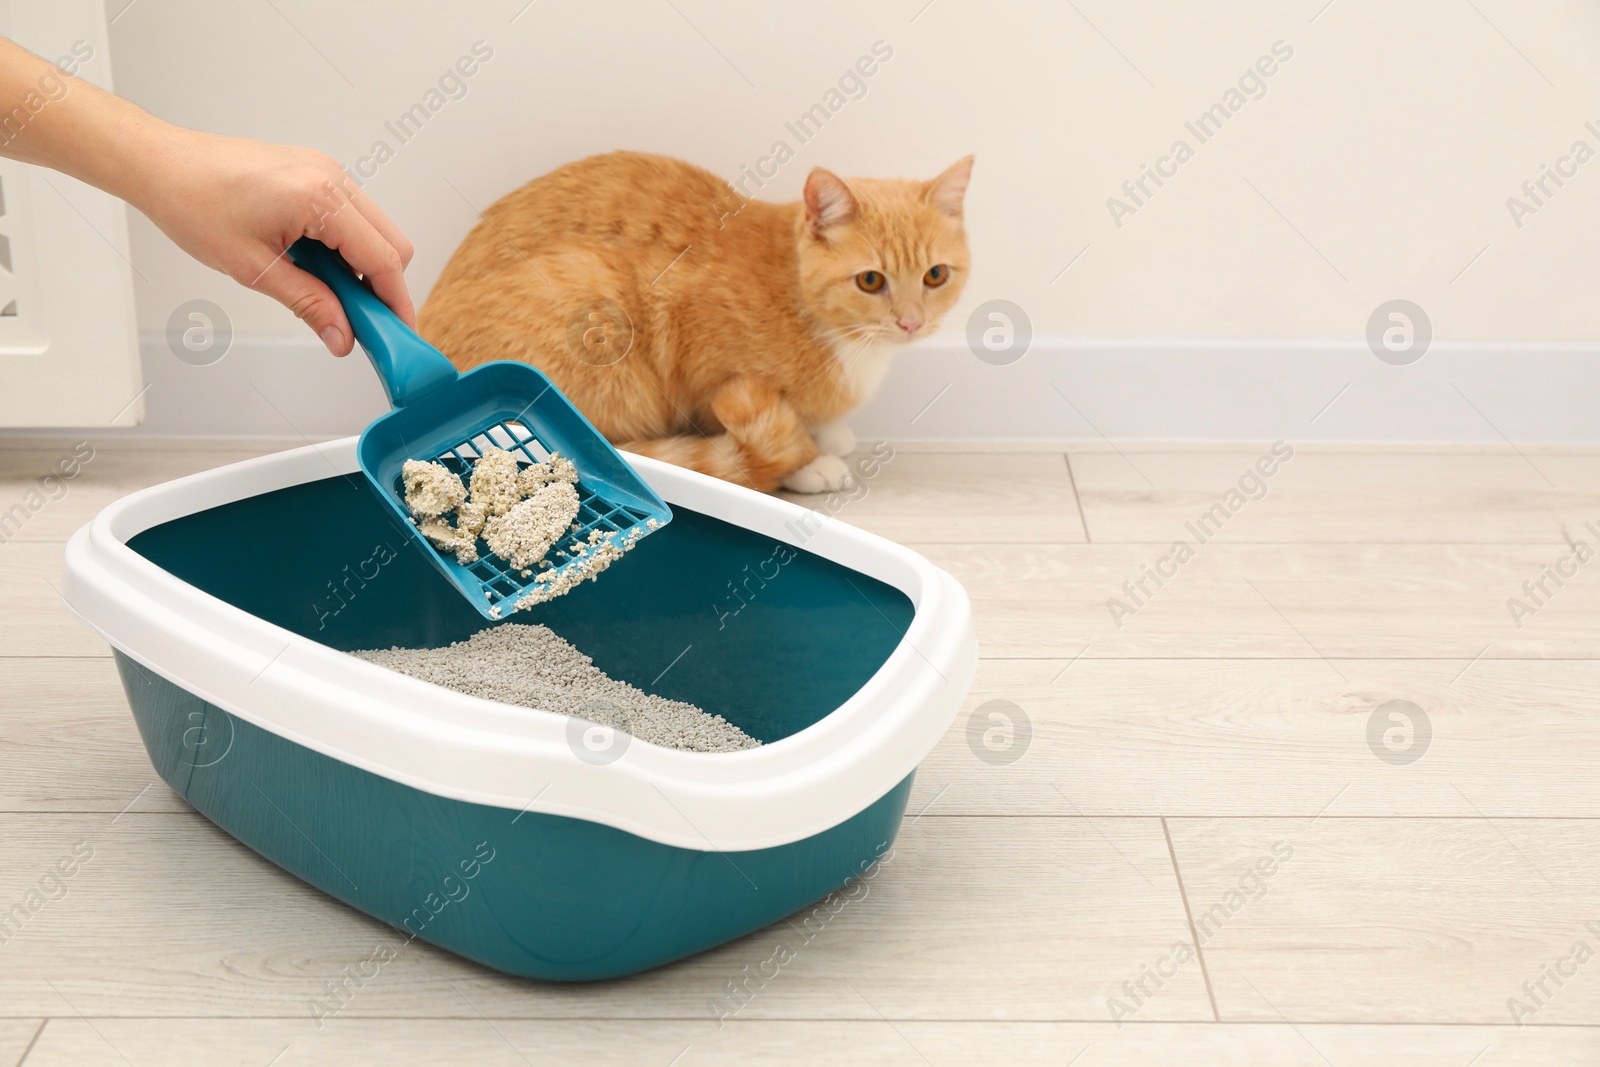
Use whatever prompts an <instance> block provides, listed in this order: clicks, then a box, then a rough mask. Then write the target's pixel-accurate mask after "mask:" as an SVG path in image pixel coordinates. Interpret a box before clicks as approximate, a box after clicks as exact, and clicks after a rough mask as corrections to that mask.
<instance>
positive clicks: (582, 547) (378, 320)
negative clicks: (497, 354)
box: [289, 237, 672, 619]
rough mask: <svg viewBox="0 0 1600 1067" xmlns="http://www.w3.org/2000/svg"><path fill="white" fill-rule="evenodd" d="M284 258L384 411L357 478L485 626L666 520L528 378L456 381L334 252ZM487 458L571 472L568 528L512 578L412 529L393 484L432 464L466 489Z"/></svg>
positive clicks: (367, 434) (655, 502) (577, 422)
mask: <svg viewBox="0 0 1600 1067" xmlns="http://www.w3.org/2000/svg"><path fill="white" fill-rule="evenodd" d="M289 258H290V259H291V260H292V261H293V262H294V263H295V265H296V266H298V267H300V269H302V270H304V271H306V272H308V273H309V274H312V275H314V276H315V277H317V278H319V279H321V280H322V281H323V282H325V283H327V285H328V287H329V288H330V289H332V290H333V292H334V295H335V296H337V297H338V298H339V302H340V303H341V304H343V305H344V312H345V315H346V316H348V317H349V319H350V325H351V327H352V328H354V330H355V335H356V340H357V341H358V342H360V344H361V347H362V349H364V350H365V351H366V353H367V358H368V359H369V360H370V361H371V362H372V367H373V369H374V370H376V371H377V372H378V377H379V378H380V379H381V380H382V381H383V387H384V389H385V391H386V392H387V393H388V394H389V403H390V405H391V406H392V407H393V409H394V410H392V411H390V412H389V413H388V414H387V415H383V416H381V417H379V418H378V419H376V420H375V421H374V422H373V423H372V424H371V425H370V426H368V427H367V428H366V430H365V431H364V432H363V433H362V434H361V441H360V443H359V445H358V446H357V454H358V455H359V457H360V460H361V470H362V472H363V473H364V474H366V476H367V481H368V482H369V483H371V485H372V488H373V490H374V491H375V492H376V493H377V494H378V495H379V496H380V497H382V498H383V500H384V501H386V502H387V503H388V505H389V506H390V507H391V508H392V509H393V510H394V512H395V514H396V515H397V516H399V517H400V519H401V520H402V521H403V522H405V523H406V524H407V528H408V529H410V530H411V532H412V534H413V536H414V537H415V539H416V541H417V542H418V544H419V545H420V546H421V547H422V549H423V550H424V551H425V552H426V553H427V555H428V558H429V559H430V560H432V561H433V565H434V566H435V567H437V568H439V571H440V573H442V574H443V575H444V576H445V577H446V578H449V579H450V580H451V581H452V582H454V583H455V585H456V588H458V589H460V590H461V593H462V595H463V596H465V597H466V598H467V599H468V600H470V601H471V602H472V603H473V605H474V606H475V607H476V608H477V609H478V610H479V611H480V612H482V613H483V615H484V616H485V617H486V618H491V619H498V618H501V617H503V616H505V615H507V614H510V612H512V611H516V610H517V609H519V608H523V607H530V606H532V605H533V604H537V603H542V602H543V601H545V600H549V599H552V598H553V597H555V596H559V595H561V593H562V592H565V591H566V590H567V589H568V588H570V586H571V584H572V581H571V580H572V579H573V578H574V577H578V576H580V575H581V576H583V577H589V576H592V575H593V574H595V573H598V571H599V570H601V569H603V568H604V566H605V565H606V564H607V563H608V562H609V561H610V559H611V558H613V557H614V556H615V555H617V554H620V553H621V552H624V551H626V550H628V549H629V548H632V547H633V545H634V544H635V543H636V542H637V541H638V540H639V538H641V537H643V536H645V535H646V534H649V533H651V532H652V531H654V530H658V529H660V528H661V527H662V526H665V525H666V524H667V523H668V522H670V521H672V511H671V509H670V508H668V507H667V505H666V503H665V502H663V501H662V499H661V497H659V496H657V495H656V493H655V491H654V490H653V489H651V488H650V487H649V486H648V485H646V484H645V482H644V479H642V478H640V477H639V475H638V474H636V473H635V472H634V470H633V468H632V467H630V466H628V464H627V463H626V462H625V461H624V460H623V458H622V456H621V455H619V454H618V453H617V450H616V449H615V448H612V447H611V444H610V442H608V441H607V440H606V439H605V438H604V437H602V436H601V435H600V432H599V431H598V430H596V429H595V428H594V426H593V424H591V423H590V422H589V420H588V419H586V418H584V416H583V414H582V412H580V411H579V410H578V409H577V408H576V407H574V406H573V404H572V401H570V400H568V399H567V398H566V397H565V396H564V395H563V394H562V393H561V391H560V390H559V389H557V388H556V387H555V386H554V385H552V384H551V382H550V379H548V378H546V377H545V376H544V375H543V374H542V373H540V372H539V371H538V370H537V369H535V368H534V367H531V366H529V365H528V364H526V363H516V362H512V361H505V360H502V361H498V362H494V363H485V364H483V365H482V366H479V367H475V368H473V369H472V370H470V371H468V372H467V373H465V374H458V373H457V372H456V369H455V367H454V366H453V365H452V364H451V362H450V360H449V359H447V358H446V357H445V355H444V354H443V353H442V352H440V351H439V350H438V349H437V348H434V347H433V346H432V345H430V344H429V343H428V342H427V341H424V340H423V339H422V338H421V337H420V336H418V335H417V333H416V331H415V330H412V329H411V328H410V327H408V326H407V325H406V324H405V323H403V322H401V321H400V317H399V316H398V315H396V314H395V313H394V312H393V311H391V310H389V307H388V305H386V304H385V303H384V302H383V301H382V300H380V299H378V297H377V296H375V295H373V293H372V291H371V290H370V289H369V288H367V286H366V284H365V283H364V282H363V281H361V280H360V279H359V278H357V277H356V275H355V272H354V271H352V270H351V269H350V267H349V266H348V265H347V264H346V263H345V261H344V260H343V259H342V258H341V257H340V256H339V254H338V253H337V252H335V251H333V250H332V249H330V248H328V247H327V246H326V245H324V244H322V243H321V242H319V241H314V240H312V239H311V238H309V237H302V238H301V239H300V240H298V241H296V242H295V243H294V244H293V245H291V246H290V247H289ZM490 448H500V449H504V450H505V451H507V452H509V453H511V455H512V456H513V457H515V459H516V460H517V464H518V468H519V469H521V468H522V467H524V466H526V465H531V464H534V463H543V462H545V461H546V460H548V459H549V458H550V457H551V455H553V454H559V455H561V456H564V457H566V458H567V459H569V460H571V461H572V463H573V465H574V466H575V467H576V468H577V471H578V482H577V486H576V488H577V491H578V514H577V517H576V518H575V519H574V520H573V524H574V525H575V526H576V529H575V530H569V531H568V532H567V533H566V534H564V535H563V536H562V537H561V538H560V540H558V541H557V542H556V543H555V544H554V545H552V546H551V549H550V551H549V553H548V554H547V555H546V557H545V559H546V560H547V561H548V562H549V564H550V566H548V567H545V568H543V569H532V570H531V572H530V571H529V569H527V568H524V569H522V570H519V569H518V568H516V567H513V566H512V565H511V564H510V563H509V562H507V561H506V560H504V559H501V558H500V557H499V556H496V555H495V554H494V553H492V552H488V551H485V552H482V553H481V554H480V555H479V557H478V559H477V561H476V562H473V563H468V564H463V563H460V562H458V561H457V560H456V559H455V557H454V556H453V555H451V554H447V553H446V552H445V551H443V550H441V549H440V548H438V547H437V546H435V545H434V544H433V542H432V541H430V540H428V538H427V537H425V536H423V535H422V533H421V532H420V531H419V530H418V529H417V528H416V525H415V523H414V521H413V519H412V516H411V510H410V508H409V507H407V505H406V502H405V486H404V483H403V481H402V479H401V468H402V467H403V466H404V465H405V462H406V460H408V459H415V460H431V461H433V462H435V463H440V464H443V465H444V466H445V467H447V468H449V469H450V470H452V471H454V472H455V473H456V474H458V475H459V476H460V477H461V479H462V481H463V482H466V481H467V480H469V478H470V477H471V474H472V469H473V466H474V464H475V463H476V462H477V460H478V458H479V457H480V456H482V455H483V454H484V452H485V451H487V450H488V449H490ZM597 532H598V536H594V535H595V534H596V533H597ZM563 579H566V580H565V581H564V580H563Z"/></svg>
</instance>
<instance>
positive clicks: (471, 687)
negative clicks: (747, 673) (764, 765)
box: [351, 623, 761, 752]
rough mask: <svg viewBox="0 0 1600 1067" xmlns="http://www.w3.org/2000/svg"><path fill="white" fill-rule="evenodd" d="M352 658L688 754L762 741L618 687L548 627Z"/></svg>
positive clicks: (493, 631) (493, 630)
mask: <svg viewBox="0 0 1600 1067" xmlns="http://www.w3.org/2000/svg"><path fill="white" fill-rule="evenodd" d="M351 655H353V656H356V657H359V658H360V659H364V660H366V661H367V662H368V663H375V664H377V665H378V666H380V667H387V668H389V669H390V670H392V671H399V672H400V673H401V674H406V675H410V676H411V677H412V678H420V679H421V680H422V681H424V682H432V683H433V684H434V685H441V686H444V687H445V688H446V689H453V690H455V691H456V692H458V693H466V694H467V695H468V696H475V697H483V698H484V699H486V700H498V701H500V702H502V703H505V704H516V705H519V706H521V707H525V708H539V709H542V710H544V711H551V712H555V713H556V714H558V715H573V716H576V717H578V718H580V719H587V720H589V721H590V722H595V723H599V724H600V725H601V726H609V727H611V728H612V729H614V730H620V731H622V732H623V733H626V734H630V735H632V736H633V737H637V738H638V739H639V740H641V741H648V742H650V743H651V744H655V745H661V746H663V747H664V748H676V749H681V750H683V751H685V752H736V751H738V750H739V749H745V748H755V747H756V746H758V745H760V744H761V742H760V741H757V740H756V739H755V738H753V737H751V736H749V735H748V734H746V733H745V732H744V731H743V730H741V729H739V728H738V727H737V726H735V725H733V724H732V723H731V722H728V721H727V720H726V719H724V718H723V717H722V716H720V715H712V714H711V713H709V712H706V711H702V710H701V709H700V708H697V707H695V706H694V705H693V704H685V703H683V702H682V701H678V700H668V699H667V698H666V697H659V696H655V695H654V694H652V693H646V692H644V691H643V690H640V689H635V688H634V687H633V686H631V685H629V684H628V683H627V682H621V681H617V680H616V679H615V678H612V677H610V676H609V675H607V674H606V673H605V672H604V671H602V670H600V669H599V668H598V667H596V666H595V665H594V661H593V660H591V659H590V658H589V657H588V656H585V655H584V654H583V653H582V652H580V651H578V649H577V648H575V647H574V646H573V645H572V644H570V643H569V642H567V641H565V640H563V639H562V638H561V637H558V636H557V635H556V634H555V632H554V631H552V630H551V629H550V628H549V627H547V626H540V625H531V626H530V625H522V624H519V623H505V624H503V625H501V626H492V627H490V628H488V629H486V630H479V631H478V632H477V633H475V634H473V635H472V636H471V637H470V638H468V639H467V640H465V641H458V642H456V643H455V644H453V645H450V646H448V647H446V648H390V649H373V650H370V651H364V652H352V653H351Z"/></svg>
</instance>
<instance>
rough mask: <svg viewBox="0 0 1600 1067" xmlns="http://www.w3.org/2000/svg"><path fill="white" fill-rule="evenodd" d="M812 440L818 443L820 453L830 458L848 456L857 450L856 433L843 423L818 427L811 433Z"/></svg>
mask: <svg viewBox="0 0 1600 1067" xmlns="http://www.w3.org/2000/svg"><path fill="white" fill-rule="evenodd" d="M811 439H812V440H813V441H815V442H816V443H817V451H818V452H822V453H824V454H826V455H829V456H848V455H849V454H850V453H852V452H854V451H855V450H856V435H855V432H854V431H852V430H851V429H850V427H848V426H846V425H845V424H844V423H842V422H834V423H829V424H828V425H827V426H818V427H817V428H816V429H815V430H812V431H811Z"/></svg>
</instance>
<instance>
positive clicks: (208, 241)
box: [0, 38, 416, 355]
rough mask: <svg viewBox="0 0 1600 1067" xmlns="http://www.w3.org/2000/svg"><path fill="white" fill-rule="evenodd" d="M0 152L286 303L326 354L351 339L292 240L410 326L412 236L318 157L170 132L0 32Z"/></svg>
mask: <svg viewBox="0 0 1600 1067" xmlns="http://www.w3.org/2000/svg"><path fill="white" fill-rule="evenodd" d="M0 157H5V158H9V159H16V160H20V161H22V162H24V163H33V164H37V165H39V166H42V167H49V168H50V169H52V170H58V171H61V172H62V173H64V174H70V175H72V176H73V177H74V178H78V179H80V180H82V181H84V182H87V183H88V184H90V185H93V186H95V187H96V188H99V189H103V190H105V191H106V192H108V193H110V194H111V195H112V196H116V197H119V198H121V199H122V200H125V201H126V202H127V203H129V204H131V205H133V206H134V207H135V208H137V209H139V210H140V211H141V212H143V213H144V214H145V216H146V217H147V218H149V219H150V221H151V222H153V223H155V224H156V226H157V227H158V228H160V230H161V232H162V233H165V234H166V235H167V236H168V237H170V238H172V240H173V242H174V243H175V244H176V245H177V246H178V247H179V248H182V249H183V250H184V251H185V252H188V253H189V254H190V255H191V256H193V257H194V258H195V259H197V260H199V261H200V262H201V263H204V264H205V265H206V266H208V267H213V268H215V269H217V270H219V271H221V272H223V273H224V274H226V275H228V276H229V277H230V278H232V279H234V280H235V281H237V282H239V283H240V284H241V285H246V286H249V287H250V288H252V289H257V290H259V291H261V292H264V293H266V294H268V295H269V296H271V297H273V298H274V299H276V300H278V301H279V302H281V303H282V304H284V305H285V306H286V307H288V308H289V309H290V310H291V311H293V312H294V313H295V314H296V315H298V316H299V317H300V318H302V319H304V320H305V321H306V322H307V323H308V324H309V325H310V326H311V328H312V329H313V330H315V331H317V335H318V336H319V337H321V338H322V340H323V342H324V343H325V344H327V346H328V350H329V351H331V352H333V353H334V354H335V355H343V354H344V353H345V352H348V351H349V350H350V346H351V343H352V337H351V333H350V324H349V321H348V320H347V319H346V318H345V314H344V310H343V309H342V308H341V307H340V306H339V302H338V300H337V299H335V297H334V295H333V292H332V291H331V290H329V289H328V287H327V286H326V285H324V284H323V283H322V282H320V281H318V280H317V279H315V278H313V277H311V276H310V275H309V274H306V273H305V272H304V271H302V270H300V269H299V268H297V267H295V266H294V264H292V263H290V262H289V261H288V260H286V259H285V258H284V251H285V249H287V248H288V247H289V245H290V244H292V243H293V242H294V241H295V240H296V239H297V238H299V237H301V236H302V235H304V236H310V237H314V238H316V239H317V240H319V241H321V242H323V243H324V244H326V245H328V246H329V247H330V248H335V249H337V250H338V251H339V253H340V254H341V255H343V256H344V258H345V260H346V261H348V262H349V264H350V265H351V266H352V267H353V268H355V269H356V270H357V271H358V272H360V273H361V274H362V275H364V276H365V277H366V279H367V281H368V282H369V283H370V284H371V285H372V289H373V291H374V292H376V293H377V294H378V296H380V297H381V298H382V299H383V301H384V302H385V303H387V304H388V305H389V306H390V307H391V308H393V309H394V311H395V314H397V315H399V316H400V318H401V319H402V320H404V321H405V322H406V323H407V324H408V325H409V324H415V322H416V313H415V311H414V310H413V308H412V306H411V295H410V294H409V293H408V292H407V291H406V282H405V274H404V271H405V265H406V263H407V262H409V261H410V259H411V242H410V241H407V240H406V238H405V235H404V234H403V233H401V232H400V230H399V228H398V227H396V226H395V224H394V223H393V222H391V221H390V220H389V217H388V216H387V215H385V214H384V213H383V212H382V211H381V210H379V208H378V206H377V205H376V204H374V203H373V202H372V200H371V199H370V198H368V197H367V195H366V194H365V193H363V192H361V190H360V188H359V187H358V186H356V185H355V183H354V182H352V181H351V180H350V179H349V177H348V176H347V175H346V174H345V173H344V171H343V170H342V169H341V168H340V166H339V164H338V163H337V162H335V161H334V160H332V159H330V158H328V157H327V156H326V155H323V154H322V153H321V152H315V151H312V150H311V149H306V148H295V147H291V146H287V145H270V144H263V143H262V142H260V141H252V140H250V139H248V138H245V137H224V136H220V135H218V134H212V133H202V132H200V131H197V130H186V129H184V128H183V127H181V126H174V125H172V124H171V123H167V122H163V121H161V120H160V119H158V118H156V117H155V116H154V115H151V114H149V113H148V112H146V111H145V110H143V109H142V108H139V107H135V106H134V105H133V104H130V103H128V102H127V101H126V100H123V99H121V98H119V97H116V96H112V95H111V94H110V93H106V92H102V91H101V90H100V89H98V88H96V87H95V86H93V85H90V84H89V83H88V82H85V81H82V80H81V79H79V78H75V77H73V76H72V75H70V74H67V73H66V72H65V71H62V70H60V69H58V68H57V67H55V66H54V65H53V64H51V63H47V62H46V61H45V60H43V59H40V58H39V57H38V56H36V55H34V54H32V53H31V52H29V51H27V50H26V49H24V48H21V47H18V46H17V45H16V44H13V43H12V42H11V41H8V40H6V39H4V38H0Z"/></svg>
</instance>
